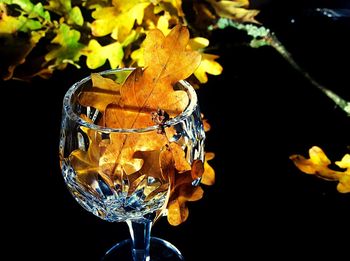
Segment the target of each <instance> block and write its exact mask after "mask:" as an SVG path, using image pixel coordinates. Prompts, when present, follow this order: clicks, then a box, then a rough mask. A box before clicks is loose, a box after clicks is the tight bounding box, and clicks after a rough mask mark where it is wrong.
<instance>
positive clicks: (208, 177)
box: [201, 152, 215, 186]
mask: <svg viewBox="0 0 350 261" xmlns="http://www.w3.org/2000/svg"><path fill="white" fill-rule="evenodd" d="M214 157H215V154H214V153H213V152H206V153H205V161H204V173H203V176H202V179H201V183H202V184H204V185H208V186H210V185H213V184H214V183H215V171H214V169H213V168H212V167H211V166H210V165H209V163H208V161H209V160H212V159H214Z"/></svg>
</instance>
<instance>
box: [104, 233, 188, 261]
mask: <svg viewBox="0 0 350 261" xmlns="http://www.w3.org/2000/svg"><path fill="white" fill-rule="evenodd" d="M150 255H151V259H150V260H147V261H183V260H185V259H184V258H183V256H182V255H181V253H180V251H179V250H178V249H177V248H176V247H175V246H174V245H172V244H171V243H169V242H168V241H165V240H163V239H160V238H157V237H151V244H150ZM116 260H118V261H133V259H132V255H131V240H130V239H126V240H124V241H122V242H119V243H117V244H116V245H114V246H113V247H112V248H111V249H109V250H108V251H107V252H106V254H105V256H104V257H103V258H102V261H116Z"/></svg>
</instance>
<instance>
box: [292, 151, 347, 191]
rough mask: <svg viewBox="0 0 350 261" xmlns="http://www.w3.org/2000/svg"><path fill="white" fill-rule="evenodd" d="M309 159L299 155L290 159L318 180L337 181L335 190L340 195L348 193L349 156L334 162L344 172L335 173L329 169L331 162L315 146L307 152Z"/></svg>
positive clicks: (335, 171)
mask: <svg viewBox="0 0 350 261" xmlns="http://www.w3.org/2000/svg"><path fill="white" fill-rule="evenodd" d="M309 155H310V158H309V159H306V158H304V157H303V156H301V155H292V156H291V157H290V159H291V160H292V161H293V162H294V164H295V165H296V166H297V167H298V168H299V169H300V170H301V171H302V172H304V173H306V174H310V175H316V176H318V177H319V178H322V179H325V180H331V181H339V184H338V186H337V189H338V191H339V192H341V193H349V192H350V154H346V155H345V156H344V157H343V159H342V160H341V161H337V162H335V164H336V165H337V166H339V167H340V168H344V169H345V171H337V170H332V169H330V168H329V165H330V164H331V161H330V160H329V159H328V157H327V156H326V154H325V153H324V152H323V150H322V149H321V148H319V147H317V146H314V147H312V148H311V149H310V150H309Z"/></svg>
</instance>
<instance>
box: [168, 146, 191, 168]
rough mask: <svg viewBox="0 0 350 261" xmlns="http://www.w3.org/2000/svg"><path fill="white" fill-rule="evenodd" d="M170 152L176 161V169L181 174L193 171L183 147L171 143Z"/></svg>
mask: <svg viewBox="0 0 350 261" xmlns="http://www.w3.org/2000/svg"><path fill="white" fill-rule="evenodd" d="M169 146H170V150H171V153H172V154H173V157H174V161H175V168H176V170H177V171H178V172H179V173H183V172H185V171H189V170H191V165H190V163H188V161H187V160H186V157H185V152H184V150H183V149H182V148H181V146H180V145H179V144H177V143H175V142H171V143H170V145H169Z"/></svg>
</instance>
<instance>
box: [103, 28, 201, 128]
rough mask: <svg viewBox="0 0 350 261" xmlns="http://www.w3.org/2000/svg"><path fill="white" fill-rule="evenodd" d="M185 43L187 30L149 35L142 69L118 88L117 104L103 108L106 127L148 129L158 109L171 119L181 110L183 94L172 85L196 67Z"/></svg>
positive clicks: (196, 58)
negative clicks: (151, 114)
mask: <svg viewBox="0 0 350 261" xmlns="http://www.w3.org/2000/svg"><path fill="white" fill-rule="evenodd" d="M188 41H189V33H188V30H187V28H185V27H181V26H176V27H175V28H174V29H173V30H172V31H171V32H170V33H169V35H168V36H167V37H165V36H164V35H163V34H162V32H161V31H159V30H157V29H155V30H152V31H150V32H149V34H148V35H147V38H146V40H145V42H144V50H145V55H144V59H145V66H146V69H145V70H142V69H141V68H138V69H136V70H134V71H133V72H132V73H131V75H130V76H129V77H128V79H127V81H126V82H125V83H124V84H123V86H122V88H121V100H120V102H119V104H118V105H117V106H116V105H111V106H110V107H107V110H106V124H107V126H109V127H113V128H141V127H147V126H152V125H153V122H152V119H151V118H150V117H149V114H150V112H152V111H157V109H159V108H160V109H163V110H164V111H166V112H167V113H168V114H169V115H171V116H174V115H177V114H179V113H180V112H182V111H183V110H184V108H185V106H187V104H188V99H187V94H186V93H185V92H184V91H174V90H173V85H174V84H175V83H176V82H178V81H179V80H181V79H185V78H187V77H188V76H190V75H191V73H192V72H193V71H194V70H195V68H196V67H197V66H198V65H199V63H200V55H199V54H198V53H197V52H193V51H187V50H185V48H186V45H187V43H188ZM154 57H156V58H154Z"/></svg>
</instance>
